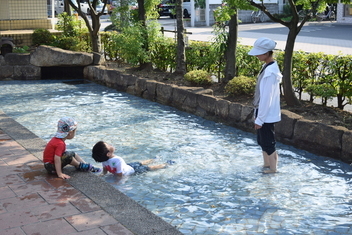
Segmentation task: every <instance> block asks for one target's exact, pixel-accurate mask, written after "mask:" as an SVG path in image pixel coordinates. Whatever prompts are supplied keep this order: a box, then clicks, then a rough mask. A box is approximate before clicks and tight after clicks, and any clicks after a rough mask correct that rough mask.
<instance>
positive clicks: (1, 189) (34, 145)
mask: <svg viewBox="0 0 352 235" xmlns="http://www.w3.org/2000/svg"><path fill="white" fill-rule="evenodd" d="M44 145H45V142H44V141H43V140H42V139H40V138H38V137H37V136H35V135H34V134H33V133H31V132H30V131H28V130H27V129H26V128H24V127H23V126H22V125H20V124H18V123H17V122H15V121H14V120H12V119H11V118H9V117H7V116H6V115H5V114H4V113H2V112H1V111H0V169H1V170H0V234H3V235H5V234H6V235H15V234H18V235H19V234H41V235H46V234H48V235H49V234H50V235H56V234H58V235H59V234H60V235H61V234H82V235H83V234H87V235H88V234H89V235H91V234H97V235H100V234H119V235H120V234H121V235H129V234H158V235H159V234H168V235H169V234H170V235H173V234H181V233H180V232H179V231H178V230H177V229H175V228H174V227H173V226H171V225H170V224H168V223H166V222H165V221H163V220H162V219H161V218H160V217H158V216H156V215H154V214H153V213H151V212H150V211H148V210H147V209H145V208H144V207H142V206H140V205H139V204H138V203H136V202H135V201H133V200H132V199H130V198H129V197H127V196H126V195H124V194H123V193H121V192H119V191H118V190H116V189H115V188H113V187H112V186H111V185H109V184H108V183H106V182H104V181H103V180H101V179H100V178H99V177H97V176H96V175H94V174H93V173H84V172H77V171H76V170H74V169H72V168H71V169H68V171H69V175H71V179H69V180H67V181H65V180H61V179H59V178H56V177H53V176H50V175H48V174H46V172H45V170H44V168H43V165H42V161H41V159H42V157H41V155H42V150H43V147H44ZM93 185H94V186H93ZM95 185H99V187H95Z"/></svg>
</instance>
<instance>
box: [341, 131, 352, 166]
mask: <svg viewBox="0 0 352 235" xmlns="http://www.w3.org/2000/svg"><path fill="white" fill-rule="evenodd" d="M341 159H342V160H343V161H345V162H348V163H352V131H350V130H346V131H345V132H344V133H343V135H342V154H341Z"/></svg>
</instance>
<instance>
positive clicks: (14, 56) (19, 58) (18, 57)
mask: <svg viewBox="0 0 352 235" xmlns="http://www.w3.org/2000/svg"><path fill="white" fill-rule="evenodd" d="M29 60H30V54H18V53H8V54H6V55H5V62H6V64H8V65H29Z"/></svg>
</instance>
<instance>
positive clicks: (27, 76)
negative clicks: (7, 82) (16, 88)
mask: <svg viewBox="0 0 352 235" xmlns="http://www.w3.org/2000/svg"><path fill="white" fill-rule="evenodd" d="M13 79H22V80H32V79H41V69H40V67H37V66H33V65H26V66H14V67H13Z"/></svg>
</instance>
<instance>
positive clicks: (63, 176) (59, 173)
mask: <svg viewBox="0 0 352 235" xmlns="http://www.w3.org/2000/svg"><path fill="white" fill-rule="evenodd" d="M54 162H55V169H56V174H57V176H58V177H59V178H61V179H69V178H70V176H68V175H66V174H64V173H62V169H61V157H59V156H57V155H55V157H54Z"/></svg>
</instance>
